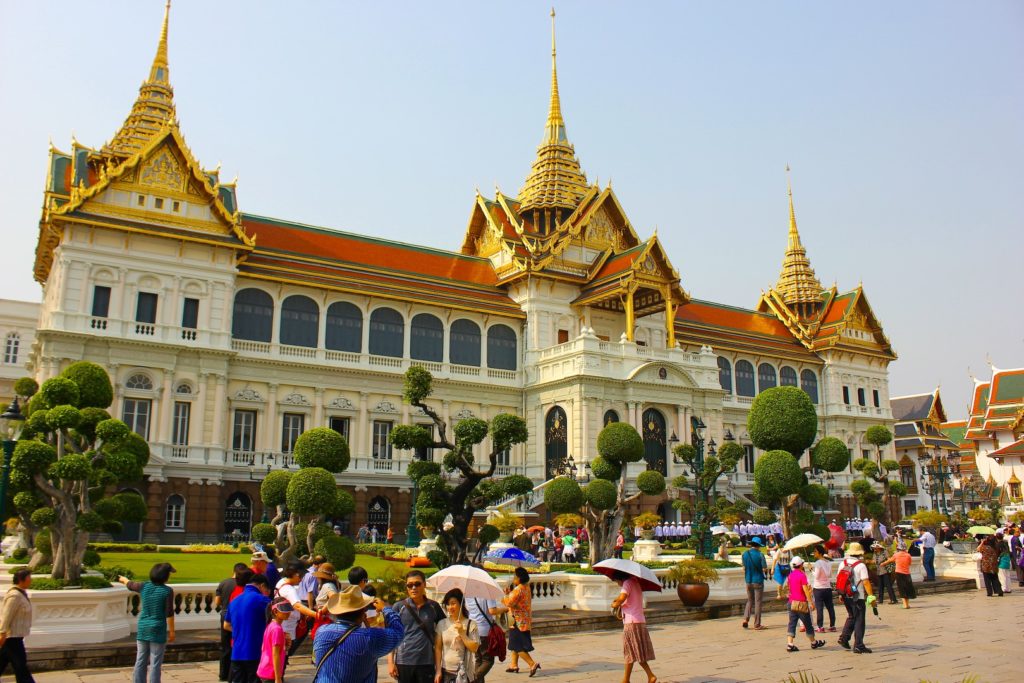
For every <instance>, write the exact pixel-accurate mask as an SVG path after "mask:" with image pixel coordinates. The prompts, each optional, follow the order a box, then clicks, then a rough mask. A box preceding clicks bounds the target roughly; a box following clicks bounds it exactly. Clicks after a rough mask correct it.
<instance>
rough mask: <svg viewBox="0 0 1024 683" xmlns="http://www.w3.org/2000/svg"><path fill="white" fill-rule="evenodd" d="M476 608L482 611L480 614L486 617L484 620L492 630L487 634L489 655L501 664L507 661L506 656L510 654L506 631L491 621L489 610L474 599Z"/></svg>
mask: <svg viewBox="0 0 1024 683" xmlns="http://www.w3.org/2000/svg"><path fill="white" fill-rule="evenodd" d="M474 602H475V603H476V608H477V609H478V610H480V613H481V614H483V615H484V619H486V620H487V623H488V625H490V627H491V630H490V631H488V633H487V654H489V655H490V656H492V657H494V658H495V659H497V660H498V661H500V662H504V661H505V655H506V653H507V652H508V641H507V640H506V638H505V631H503V630H502V628H501V626H498V623H497V622H496V621H495V620H494V619H491V615H490V614H488V613H487V609H486V608H484V607H481V606H480V601H479V600H476V599H474Z"/></svg>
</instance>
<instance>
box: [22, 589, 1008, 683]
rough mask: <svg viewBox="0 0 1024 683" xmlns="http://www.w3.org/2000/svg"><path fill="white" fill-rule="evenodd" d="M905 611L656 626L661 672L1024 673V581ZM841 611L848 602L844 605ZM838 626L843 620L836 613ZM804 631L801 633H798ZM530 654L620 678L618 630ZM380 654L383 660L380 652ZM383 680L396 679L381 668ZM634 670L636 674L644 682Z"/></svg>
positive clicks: (111, 675) (78, 678)
mask: <svg viewBox="0 0 1024 683" xmlns="http://www.w3.org/2000/svg"><path fill="white" fill-rule="evenodd" d="M912 605H913V608H912V609H910V610H903V609H901V608H898V607H891V606H889V605H885V606H884V607H882V608H881V609H880V610H879V613H880V615H881V620H879V619H876V618H875V617H874V616H872V615H870V614H869V615H868V618H869V622H868V632H867V638H866V642H867V644H868V646H869V647H870V648H872V649H873V650H874V653H873V654H870V655H855V654H853V653H851V652H847V651H846V650H843V649H842V648H840V647H839V646H838V645H836V644H835V639H836V638H835V636H836V634H831V633H827V634H825V636H827V637H826V640H827V641H828V646H827V647H825V648H823V649H821V650H816V651H812V650H810V649H809V648H808V647H807V645H806V639H804V640H803V641H802V642H801V641H798V643H799V645H800V646H801V649H800V652H797V653H793V654H787V653H786V652H785V628H786V615H785V613H772V614H768V615H766V618H765V625H766V626H767V627H768V628H767V630H765V631H761V632H753V631H744V630H743V629H741V628H740V620H739V619H716V620H710V621H702V622H688V623H681V624H670V625H664V626H656V627H653V628H652V637H653V640H654V647H655V650H656V652H657V654H658V659H657V661H656V662H654V670H655V673H656V674H658V676H659V680H661V681H665V682H666V683H669V682H672V683H704V682H708V683H739V682H740V681H742V682H748V681H749V682H751V683H753V682H758V683H762V682H763V683H778V682H779V681H782V680H783V679H784V678H786V677H788V676H789V674H791V673H795V672H797V671H800V670H805V671H810V672H813V673H814V674H815V675H816V676H818V678H819V679H821V680H822V681H880V682H884V683H903V682H911V683H917V682H918V681H921V680H927V681H936V682H940V683H953V682H954V681H955V682H956V683H959V682H960V681H961V680H962V679H963V678H964V677H965V676H967V675H968V674H976V675H978V676H979V677H980V681H981V682H982V683H1003V682H1006V681H1014V680H1020V664H1019V648H1020V645H1021V633H1022V632H1024V589H1022V590H1021V591H1015V592H1014V593H1013V594H1010V595H1007V596H1006V597H1004V598H987V597H985V594H984V593H983V592H980V591H979V592H973V591H972V592H967V593H950V594H944V595H934V596H926V597H924V598H922V599H921V600H917V601H915V602H913V603H912ZM840 614H845V610H843V609H842V607H841V606H839V612H837V617H839V615H840ZM840 626H841V621H840ZM797 635H798V636H800V637H801V638H803V634H797ZM535 645H536V647H537V651H536V652H535V653H534V654H535V655H536V658H537V660H538V661H540V662H541V664H542V667H543V668H542V669H541V671H540V673H539V674H538V676H537V679H536V680H546V681H557V682H559V683H569V682H570V681H588V682H590V683H604V682H606V681H607V682H609V683H614V682H616V681H618V680H620V678H621V668H622V666H621V663H620V662H621V652H622V644H621V635H620V633H619V632H618V631H602V632H592V633H582V634H567V635H565V636H545V637H543V638H537V639H536V641H535ZM381 661H382V662H383V661H384V660H381ZM506 665H507V663H506ZM291 673H292V675H290V676H289V677H288V679H287V680H288V681H289V683H309V681H310V680H311V679H312V667H310V666H309V665H308V664H307V665H304V666H295V667H294V668H293V669H292V670H291ZM526 678H527V677H526V675H525V674H522V673H521V674H519V675H514V674H508V673H505V672H504V666H502V667H501V670H500V671H499V672H498V673H493V674H492V675H490V676H488V679H487V680H488V681H492V682H493V681H507V682H508V683H514V682H516V681H518V682H519V683H523V682H524V681H525V680H526ZM36 680H37V681H39V682H40V683H123V682H125V681H130V680H131V671H130V669H86V670H81V671H76V672H70V671H69V672H54V673H44V674H39V675H38V676H36ZM163 680H164V681H167V682H168V683H200V682H201V681H216V680H217V669H216V664H215V663H213V662H208V663H202V664H175V665H170V666H166V667H164V676H163ZM379 680H380V681H381V682H382V683H385V682H386V681H390V680H391V679H390V678H389V677H388V676H387V672H386V670H385V667H383V666H382V667H381V669H380V677H379ZM643 680H644V676H643V672H642V671H640V670H639V669H637V671H635V672H634V674H633V681H636V682H637V683H641V682H642V681H643Z"/></svg>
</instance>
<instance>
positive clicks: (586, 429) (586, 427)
mask: <svg viewBox="0 0 1024 683" xmlns="http://www.w3.org/2000/svg"><path fill="white" fill-rule="evenodd" d="M589 411H590V404H589V403H588V402H587V399H586V397H582V398H580V439H581V440H582V442H583V448H581V449H580V453H579V457H578V458H577V460H579V465H578V466H579V467H580V468H581V469H582V468H583V463H585V462H587V461H588V460H589V459H590V458H589V457H588V456H587V453H588V449H589V446H590V413H589Z"/></svg>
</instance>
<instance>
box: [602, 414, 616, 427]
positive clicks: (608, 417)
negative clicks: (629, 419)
mask: <svg viewBox="0 0 1024 683" xmlns="http://www.w3.org/2000/svg"><path fill="white" fill-rule="evenodd" d="M618 421H619V414H618V413H616V412H615V411H614V410H606V411H605V413H604V420H603V423H604V426H605V427H607V426H608V425H610V424H611V423H613V422H618Z"/></svg>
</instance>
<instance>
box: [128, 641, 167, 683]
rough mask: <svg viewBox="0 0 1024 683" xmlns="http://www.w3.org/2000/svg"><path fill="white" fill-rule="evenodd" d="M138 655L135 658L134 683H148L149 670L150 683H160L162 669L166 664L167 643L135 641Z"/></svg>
mask: <svg viewBox="0 0 1024 683" xmlns="http://www.w3.org/2000/svg"><path fill="white" fill-rule="evenodd" d="M135 643H136V645H138V650H137V652H138V654H137V655H136V657H135V672H134V673H133V674H132V683H146V670H147V669H148V670H149V683H160V667H161V666H162V665H163V663H164V651H165V650H166V649H167V643H151V642H150V641H148V640H137V641H135Z"/></svg>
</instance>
